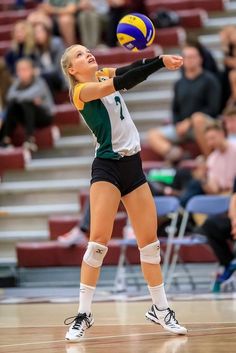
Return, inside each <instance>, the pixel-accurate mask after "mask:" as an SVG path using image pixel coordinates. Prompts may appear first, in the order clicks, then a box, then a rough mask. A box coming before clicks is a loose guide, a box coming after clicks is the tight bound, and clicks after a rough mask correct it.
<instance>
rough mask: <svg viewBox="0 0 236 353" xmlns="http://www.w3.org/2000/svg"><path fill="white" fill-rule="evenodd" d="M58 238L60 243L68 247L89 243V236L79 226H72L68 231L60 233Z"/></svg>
mask: <svg viewBox="0 0 236 353" xmlns="http://www.w3.org/2000/svg"><path fill="white" fill-rule="evenodd" d="M57 240H58V241H59V243H61V244H63V245H65V246H68V247H70V246H74V245H78V244H80V245H86V244H87V243H88V238H87V237H86V235H85V233H84V232H82V230H80V228H79V227H77V226H76V227H74V228H72V229H71V230H70V231H69V232H68V233H66V234H64V235H60V236H59V237H58V238H57Z"/></svg>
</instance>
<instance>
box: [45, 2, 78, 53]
mask: <svg viewBox="0 0 236 353" xmlns="http://www.w3.org/2000/svg"><path fill="white" fill-rule="evenodd" d="M39 9H41V10H42V11H43V12H44V13H45V14H46V15H48V16H52V17H53V19H54V20H55V21H56V25H57V26H58V29H59V33H60V35H61V36H62V38H63V39H64V42H65V44H66V45H68V46H69V45H72V44H75V42H76V23H75V22H76V21H75V15H76V13H77V10H78V0H44V1H43V3H42V4H41V5H40V6H39Z"/></svg>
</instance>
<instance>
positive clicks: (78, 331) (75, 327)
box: [64, 313, 94, 342]
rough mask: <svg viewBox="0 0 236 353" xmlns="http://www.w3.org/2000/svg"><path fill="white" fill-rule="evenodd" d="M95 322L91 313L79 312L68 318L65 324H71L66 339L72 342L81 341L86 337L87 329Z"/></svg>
mask: <svg viewBox="0 0 236 353" xmlns="http://www.w3.org/2000/svg"><path fill="white" fill-rule="evenodd" d="M71 319H73V320H71ZM68 320H70V321H68ZM93 323H94V319H93V316H92V314H91V313H90V314H89V315H87V314H86V313H83V314H81V313H79V314H78V315H77V316H72V317H68V319H66V320H65V321H64V324H65V325H71V326H70V328H69V330H68V331H67V333H66V337H65V338H66V340H67V341H70V342H79V341H80V340H81V339H82V338H83V337H84V333H85V330H87V329H88V328H89V327H91V326H92V325H93Z"/></svg>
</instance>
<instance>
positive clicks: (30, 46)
mask: <svg viewBox="0 0 236 353" xmlns="http://www.w3.org/2000/svg"><path fill="white" fill-rule="evenodd" d="M19 26H22V27H23V28H24V30H25V41H24V55H30V54H32V53H33V52H34V48H35V41H34V32H33V27H32V26H31V24H30V23H29V22H27V21H18V22H16V24H15V25H14V28H13V31H12V48H13V50H18V43H17V41H16V40H15V33H16V29H17V27H19Z"/></svg>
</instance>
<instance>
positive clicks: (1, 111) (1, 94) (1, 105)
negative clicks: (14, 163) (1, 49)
mask: <svg viewBox="0 0 236 353" xmlns="http://www.w3.org/2000/svg"><path fill="white" fill-rule="evenodd" d="M11 81H12V78H11V75H10V72H9V71H8V69H7V67H6V63H5V61H4V60H3V59H2V58H0V138H1V127H2V124H3V120H4V117H5V108H6V95H7V92H8V89H9V87H10V85H11Z"/></svg>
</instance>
